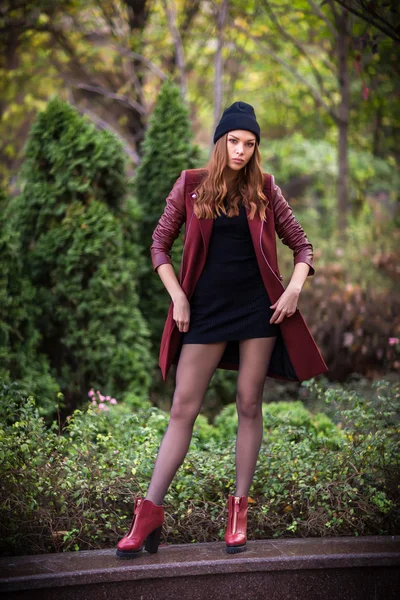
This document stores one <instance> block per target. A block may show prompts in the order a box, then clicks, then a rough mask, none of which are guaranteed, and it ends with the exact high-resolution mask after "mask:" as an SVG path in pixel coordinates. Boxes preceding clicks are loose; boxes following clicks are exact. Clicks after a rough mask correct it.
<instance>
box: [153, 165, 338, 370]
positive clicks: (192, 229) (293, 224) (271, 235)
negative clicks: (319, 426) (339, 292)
mask: <svg viewBox="0 0 400 600" xmlns="http://www.w3.org/2000/svg"><path fill="white" fill-rule="evenodd" d="M206 174H207V170H206V169H187V170H183V171H182V172H181V174H180V176H179V177H178V179H177V180H176V182H175V184H174V186H173V188H172V190H171V191H170V193H169V195H168V197H167V199H166V206H165V209H164V213H163V214H162V216H161V218H160V219H159V221H158V224H157V226H156V228H155V229H154V231H153V235H152V239H153V243H152V245H151V246H150V252H151V259H152V263H153V268H154V270H155V271H156V270H157V268H158V267H159V266H160V265H162V264H164V263H169V264H171V248H172V244H173V243H174V241H175V239H176V238H177V237H178V235H179V233H180V230H181V228H182V225H183V223H185V237H184V247H183V252H182V259H181V265H180V269H179V274H178V281H179V283H180V286H181V287H182V289H183V291H184V292H185V294H186V297H187V298H188V300H189V302H190V298H191V296H192V294H193V292H194V290H195V287H196V284H197V281H198V279H199V277H200V275H201V272H202V270H203V267H204V265H205V262H206V259H207V252H208V246H209V242H210V237H211V233H212V227H213V223H214V219H205V218H203V219H198V218H197V217H196V215H195V214H194V211H193V205H194V202H195V199H196V194H195V192H194V190H195V188H196V187H197V186H198V185H199V183H200V182H201V180H202V178H203V177H204V176H205V175H206ZM264 181H265V184H264V189H263V191H264V194H265V195H266V196H267V198H268V199H269V207H270V208H271V209H272V212H271V211H269V210H268V209H267V213H266V217H265V220H263V221H262V220H261V219H260V216H259V214H258V212H257V213H256V214H255V216H254V218H253V219H250V217H249V210H248V209H247V208H246V210H247V218H248V224H249V230H250V234H251V238H252V241H253V245H254V250H255V253H256V257H257V262H258V266H259V268H260V272H261V277H262V280H263V282H264V286H265V289H266V291H267V293H268V296H269V298H270V300H271V304H274V303H275V302H276V301H277V300H278V298H279V297H280V296H281V295H282V293H283V291H284V290H285V286H284V285H283V283H282V276H281V274H280V272H279V266H278V259H277V252H276V235H275V232H276V233H277V234H278V237H279V238H280V239H281V240H282V242H283V243H284V244H286V245H287V246H289V248H290V249H291V250H292V251H293V257H294V264H295V265H296V263H298V262H305V263H307V264H308V265H309V266H310V270H309V273H308V276H310V275H314V273H315V269H314V267H313V247H312V245H311V243H310V242H309V241H308V239H307V237H306V235H305V233H304V230H303V229H302V227H301V226H300V224H299V222H298V221H297V219H296V218H295V217H294V215H293V213H292V209H291V208H290V206H289V204H288V202H287V201H286V200H285V198H284V197H283V194H282V191H281V189H280V188H279V187H278V186H277V185H276V184H275V180H274V176H273V175H269V174H267V173H264ZM278 326H279V334H278V337H277V340H276V343H275V346H274V350H273V353H272V356H271V360H270V363H269V367H268V372H267V376H270V377H274V378H277V379H282V380H286V381H304V380H306V379H310V378H311V377H314V376H316V375H318V374H320V373H324V372H326V371H328V367H327V365H326V364H325V362H324V359H323V358H322V355H321V353H320V351H319V349H318V347H317V344H316V343H315V340H314V338H313V336H312V335H311V332H310V330H309V329H308V327H307V324H306V322H305V320H304V318H303V316H302V315H301V312H300V310H299V309H297V310H296V312H295V313H294V314H293V315H292V316H290V317H285V318H284V319H283V321H282V322H281V323H278ZM189 327H190V323H189ZM182 338H183V334H182V332H180V331H179V329H178V327H177V325H176V323H175V321H174V319H173V302H171V304H170V307H169V310H168V315H167V318H166V322H165V326H164V331H163V334H162V338H161V345H160V355H159V363H158V364H159V366H160V368H161V373H162V377H163V380H164V381H165V379H166V377H167V374H168V371H169V369H170V367H171V365H172V364H174V365H176V364H177V363H178V360H179V356H180V352H181V348H182ZM221 341H223V340H221ZM217 368H221V369H229V370H236V371H237V370H239V343H238V341H229V342H227V346H226V348H225V352H224V354H223V356H222V357H221V360H220V362H219V364H218V366H217Z"/></svg>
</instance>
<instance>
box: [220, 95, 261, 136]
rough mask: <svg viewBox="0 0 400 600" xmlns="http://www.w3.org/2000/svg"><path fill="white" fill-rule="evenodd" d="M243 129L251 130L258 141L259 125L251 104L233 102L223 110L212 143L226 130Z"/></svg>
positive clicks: (226, 131)
mask: <svg viewBox="0 0 400 600" xmlns="http://www.w3.org/2000/svg"><path fill="white" fill-rule="evenodd" d="M234 129H245V130H247V131H251V132H252V133H254V135H255V136H256V138H257V143H258V144H259V143H260V126H259V124H258V123H257V120H256V113H255V112H254V108H253V107H252V106H251V104H247V102H234V103H233V104H231V106H229V107H228V108H226V109H225V110H224V112H223V115H222V117H221V120H220V122H219V123H218V125H217V128H216V130H215V133H214V144H215V142H216V141H217V140H219V138H220V137H222V136H223V135H224V134H225V133H228V131H233V130H234Z"/></svg>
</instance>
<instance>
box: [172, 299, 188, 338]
mask: <svg viewBox="0 0 400 600" xmlns="http://www.w3.org/2000/svg"><path fill="white" fill-rule="evenodd" d="M173 304H174V310H173V319H174V321H175V323H176V326H177V327H178V329H179V331H182V332H186V331H188V329H189V323H190V304H189V300H188V299H187V296H186V294H185V293H184V292H182V294H180V295H179V296H178V297H177V298H176V299H175V300H173Z"/></svg>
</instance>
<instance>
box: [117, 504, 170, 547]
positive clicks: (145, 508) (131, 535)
mask: <svg viewBox="0 0 400 600" xmlns="http://www.w3.org/2000/svg"><path fill="white" fill-rule="evenodd" d="M163 524H164V506H163V505H157V504H153V502H152V501H151V500H143V498H135V506H134V509H133V519H132V523H131V526H130V529H129V532H128V533H127V534H126V536H124V537H123V538H122V539H121V540H120V541H119V542H118V544H117V551H116V555H117V556H118V557H119V558H135V557H137V556H140V555H141V553H142V550H143V544H144V542H145V540H146V542H145V549H146V550H147V552H150V553H151V554H154V553H156V552H157V550H158V546H159V543H160V536H161V529H162V526H163Z"/></svg>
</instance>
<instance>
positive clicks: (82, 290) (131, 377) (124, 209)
mask: <svg viewBox="0 0 400 600" xmlns="http://www.w3.org/2000/svg"><path fill="white" fill-rule="evenodd" d="M22 180H23V191H22V193H21V195H20V197H19V198H17V199H16V200H15V202H14V206H13V212H14V215H15V217H14V218H15V227H16V228H17V229H18V231H19V232H20V237H21V257H22V261H23V267H24V272H25V276H26V277H27V279H28V280H29V281H30V283H31V285H32V286H34V287H35V290H36V304H37V307H38V309H39V310H38V314H37V315H36V317H35V326H36V327H37V329H38V330H39V332H40V335H41V343H40V352H42V353H44V354H45V355H46V356H47V357H48V360H49V362H50V365H51V369H52V374H53V375H54V376H55V377H56V379H57V381H58V383H59V385H60V387H61V390H62V392H63V393H64V397H65V402H66V411H67V412H69V411H70V410H72V409H74V408H75V407H76V406H77V405H79V404H80V402H81V401H82V399H83V397H85V398H86V399H87V393H88V390H89V389H90V388H92V387H94V388H95V389H96V388H99V389H101V391H102V393H103V394H105V393H107V394H112V395H114V396H116V395H117V394H118V395H119V397H121V394H122V393H123V392H125V391H133V392H136V393H138V394H144V395H146V393H147V391H148V387H149V383H150V378H149V374H148V367H149V361H150V359H151V356H150V342H149V331H148V327H147V325H146V323H145V320H144V318H143V315H142V314H141V312H140V309H139V306H138V304H139V299H138V294H137V290H136V287H137V281H136V269H137V257H138V255H139V254H140V252H139V249H138V247H137V243H136V242H135V239H134V238H135V236H134V228H133V225H132V219H133V218H134V213H135V208H134V207H133V208H132V203H131V202H127V199H126V195H127V189H128V187H127V186H128V183H127V178H126V175H125V155H124V152H123V150H122V148H121V145H120V143H119V141H118V140H117V139H116V138H115V136H113V135H112V134H110V133H109V132H106V131H98V130H97V129H96V128H95V127H94V126H93V125H92V124H91V123H90V122H89V121H88V120H87V119H86V118H85V117H82V116H81V115H79V114H78V112H77V111H76V110H75V109H73V108H72V107H71V106H70V105H69V104H67V103H64V102H62V101H61V100H59V99H58V98H54V99H53V100H51V101H50V102H49V104H48V106H47V108H46V110H45V111H43V112H42V113H40V114H39V115H38V116H37V118H36V121H35V123H34V124H33V126H32V128H31V131H30V135H29V139H28V142H27V144H26V147H25V162H24V165H23V169H22Z"/></svg>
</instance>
